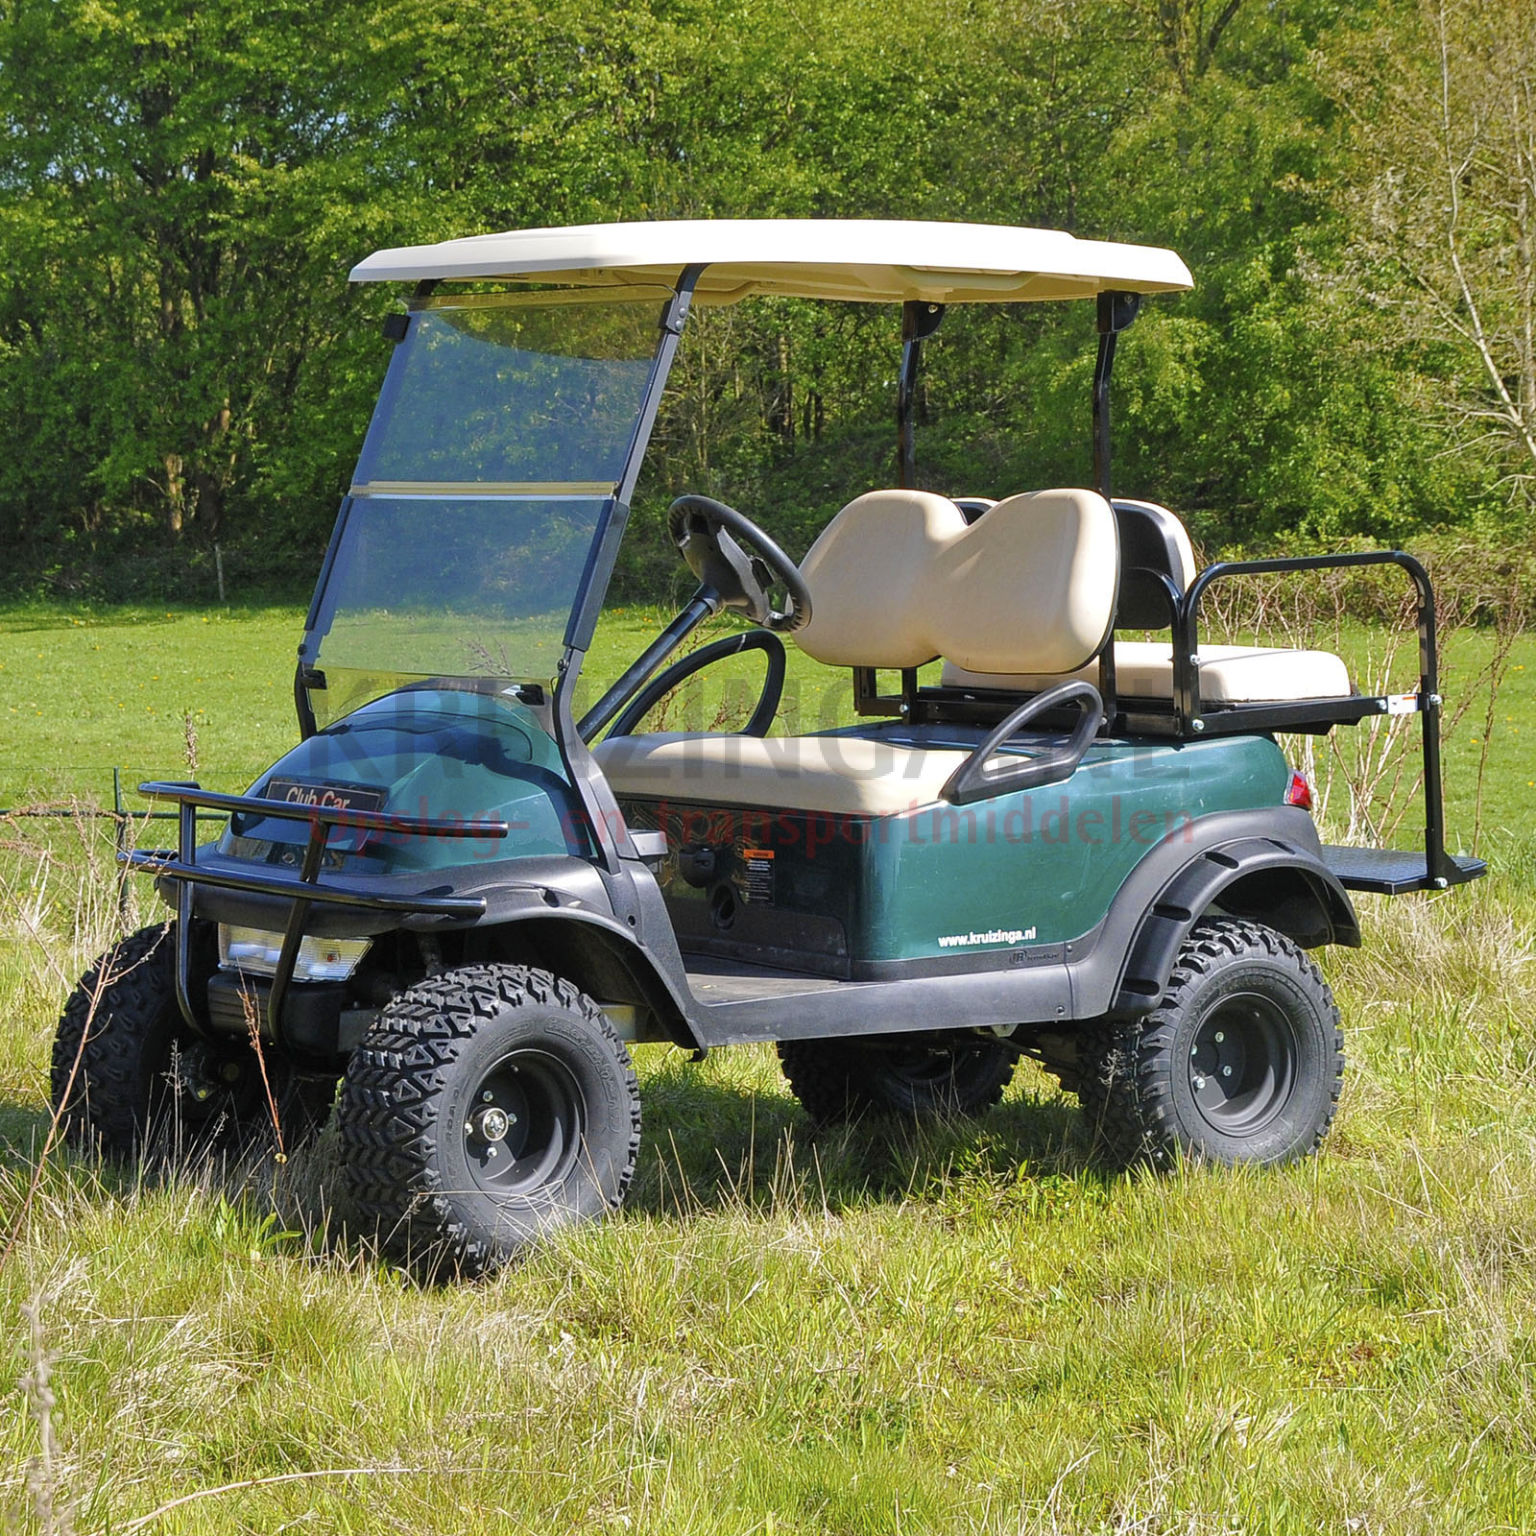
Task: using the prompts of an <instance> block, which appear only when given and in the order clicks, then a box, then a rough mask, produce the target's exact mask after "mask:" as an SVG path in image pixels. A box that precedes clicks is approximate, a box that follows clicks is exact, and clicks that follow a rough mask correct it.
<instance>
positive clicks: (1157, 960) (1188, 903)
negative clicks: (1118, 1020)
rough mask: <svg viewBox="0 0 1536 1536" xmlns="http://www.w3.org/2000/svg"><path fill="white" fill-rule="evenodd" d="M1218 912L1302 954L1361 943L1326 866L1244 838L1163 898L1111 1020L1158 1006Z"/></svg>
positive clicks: (1131, 956) (1203, 860) (1203, 856)
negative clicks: (1178, 964)
mask: <svg viewBox="0 0 1536 1536" xmlns="http://www.w3.org/2000/svg"><path fill="white" fill-rule="evenodd" d="M1212 908H1219V909H1220V910H1221V911H1222V912H1225V913H1228V914H1229V915H1231V916H1233V917H1246V918H1249V919H1251V920H1252V921H1254V922H1259V923H1264V924H1266V925H1267V926H1269V927H1271V928H1274V929H1276V930H1277V931H1278V932H1280V933H1283V934H1285V936H1286V937H1287V938H1289V939H1292V940H1294V941H1295V942H1296V943H1297V944H1299V945H1301V947H1302V948H1303V949H1314V948H1317V947H1318V946H1319V945H1323V944H1344V945H1348V946H1349V947H1351V948H1356V947H1358V946H1359V943H1360V923H1359V919H1358V918H1357V917H1356V916H1355V909H1354V904H1353V903H1352V902H1351V901H1350V899H1349V893H1348V892H1347V891H1346V890H1345V889H1344V887H1343V886H1342V885H1340V884H1339V881H1338V878H1337V877H1336V876H1335V875H1334V874H1333V872H1332V871H1331V870H1330V869H1329V868H1328V867H1327V865H1325V864H1324V863H1323V862H1322V860H1321V859H1320V858H1316V857H1314V856H1313V855H1311V854H1310V853H1307V852H1305V851H1304V850H1302V849H1298V848H1294V847H1287V846H1285V845H1283V844H1280V843H1276V842H1273V841H1271V840H1270V839H1268V838H1262V837H1253V838H1240V839H1237V840H1235V841H1233V842H1229V843H1222V844H1219V845H1218V846H1216V847H1213V848H1207V849H1205V850H1204V851H1203V852H1201V853H1199V854H1197V855H1196V856H1195V857H1194V858H1193V859H1191V860H1190V861H1189V862H1188V863H1187V864H1185V865H1184V867H1183V868H1182V869H1180V870H1179V872H1178V873H1177V874H1176V875H1175V876H1174V877H1173V878H1172V879H1171V880H1170V881H1169V882H1168V883H1167V884H1166V885H1165V886H1164V887H1163V889H1162V890H1161V892H1159V894H1158V896H1157V899H1156V900H1155V901H1154V902H1153V903H1152V905H1151V907H1150V908H1148V910H1147V912H1146V915H1145V916H1144V917H1143V918H1142V920H1141V923H1140V925H1139V926H1138V928H1137V930H1136V933H1135V936H1134V937H1133V938H1132V940H1131V944H1130V948H1129V950H1128V951H1127V953H1126V960H1125V964H1124V966H1123V967H1122V969H1121V972H1120V977H1119V981H1118V983H1117V984H1116V987H1115V993H1114V999H1113V1002H1112V1003H1111V1005H1110V1011H1111V1012H1113V1013H1121V1014H1135V1013H1145V1012H1146V1011H1147V1010H1148V1009H1150V1008H1153V1007H1155V1006H1156V1005H1157V1001H1158V999H1159V998H1161V997H1162V995H1163V992H1164V990H1165V989H1166V988H1167V985H1168V978H1169V977H1170V976H1171V975H1172V974H1173V967H1174V962H1175V961H1176V959H1177V958H1178V953H1179V950H1180V949H1181V948H1182V947H1183V944H1184V940H1185V939H1186V938H1188V936H1189V931H1190V929H1192V928H1193V927H1194V926H1195V924H1196V923H1197V922H1198V921H1199V920H1200V918H1201V917H1202V916H1203V915H1204V914H1205V913H1207V912H1209V911H1210V910H1211V909H1212Z"/></svg>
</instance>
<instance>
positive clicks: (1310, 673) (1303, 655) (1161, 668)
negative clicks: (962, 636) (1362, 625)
mask: <svg viewBox="0 0 1536 1536" xmlns="http://www.w3.org/2000/svg"><path fill="white" fill-rule="evenodd" d="M1196 654H1197V656H1198V658H1199V667H1200V699H1201V702H1202V703H1205V704H1279V703H1289V702H1292V701H1294V700H1299V699H1341V698H1348V697H1349V696H1350V695H1351V694H1352V693H1353V692H1354V688H1353V687H1352V686H1351V685H1350V681H1349V670H1348V668H1346V667H1345V665H1344V663H1343V662H1342V661H1341V660H1340V659H1339V658H1338V657H1337V656H1335V655H1333V654H1332V653H1331V652H1328V651H1288V650H1280V649H1275V648H1273V647H1268V646H1249V645H1202V646H1201V647H1200V649H1199V651H1198V652H1197V653H1196ZM1068 678H1071V679H1072V680H1073V681H1077V680H1079V679H1081V680H1083V681H1085V682H1090V683H1097V682H1098V679H1099V664H1098V662H1097V661H1093V662H1090V663H1089V664H1088V665H1087V666H1084V667H1079V668H1077V669H1076V670H1075V671H1073V672H1071V673H1068V674H1060V673H1001V672H981V671H970V670H967V669H966V668H963V667H958V666H956V665H954V664H953V663H952V662H946V663H945V666H944V673H943V679H942V680H943V683H944V686H945V687H948V688H992V689H1001V690H1005V691H1007V692H1010V693H1038V692H1040V690H1041V689H1043V688H1050V687H1052V686H1054V685H1055V684H1056V683H1061V682H1066V681H1067V680H1068ZM1115 687H1116V689H1117V690H1118V691H1119V693H1120V694H1121V695H1122V697H1126V698H1144V699H1171V698H1172V697H1173V647H1172V646H1171V645H1169V644H1166V643H1164V642H1163V641H1158V640H1117V641H1116V642H1115Z"/></svg>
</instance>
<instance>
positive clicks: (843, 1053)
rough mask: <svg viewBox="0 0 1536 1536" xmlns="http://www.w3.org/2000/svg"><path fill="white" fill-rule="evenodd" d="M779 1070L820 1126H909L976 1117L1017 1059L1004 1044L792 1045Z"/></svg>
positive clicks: (783, 1051)
mask: <svg viewBox="0 0 1536 1536" xmlns="http://www.w3.org/2000/svg"><path fill="white" fill-rule="evenodd" d="M779 1063H780V1065H781V1066H782V1067H783V1070H784V1076H785V1078H786V1079H788V1082H789V1086H790V1088H791V1090H793V1092H794V1095H795V1097H796V1098H797V1099H799V1101H800V1103H801V1104H802V1105H803V1106H804V1107H805V1110H806V1113H807V1114H809V1115H810V1117H811V1119H812V1120H814V1121H815V1122H816V1123H817V1124H818V1125H831V1124H835V1123H836V1122H837V1121H840V1120H854V1119H857V1118H858V1117H859V1116H861V1115H866V1114H874V1115H896V1116H901V1117H904V1118H906V1119H911V1120H922V1119H932V1118H935V1117H937V1116H942V1115H976V1114H980V1113H981V1112H982V1111H983V1110H985V1109H990V1108H991V1107H992V1105H994V1104H996V1103H997V1102H998V1100H1000V1099H1001V1098H1002V1096H1003V1091H1004V1090H1005V1089H1006V1088H1007V1086H1008V1084H1009V1082H1010V1081H1011V1080H1012V1078H1013V1069H1014V1065H1015V1057H1014V1054H1013V1053H1012V1052H1011V1051H1010V1050H1009V1049H1008V1048H1007V1047H1006V1046H1004V1045H1002V1044H1001V1043H1000V1042H995V1041H990V1040H974V1039H967V1040H966V1041H964V1042H963V1043H961V1044H955V1045H950V1044H942V1045H936V1044H933V1043H931V1042H929V1041H917V1040H913V1041H903V1040H902V1039H900V1037H896V1038H894V1039H890V1040H880V1041H873V1040H787V1041H785V1042H783V1043H782V1044H781V1045H780V1046H779Z"/></svg>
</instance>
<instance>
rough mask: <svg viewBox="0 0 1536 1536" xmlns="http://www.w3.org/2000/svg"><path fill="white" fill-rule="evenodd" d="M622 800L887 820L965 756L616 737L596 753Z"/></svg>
mask: <svg viewBox="0 0 1536 1536" xmlns="http://www.w3.org/2000/svg"><path fill="white" fill-rule="evenodd" d="M593 756H594V757H596V758H597V761H598V763H599V764H600V765H601V767H602V770H603V773H604V774H605V775H606V777H607V779H608V782H609V784H610V785H612V787H613V792H614V793H615V794H616V795H621V796H622V795H630V796H636V797H639V798H642V799H646V800H698V801H703V802H705V803H706V804H710V805H753V806H764V807H769V808H772V809H776V810H808V811H825V812H830V813H832V814H834V815H853V816H889V815H893V814H895V813H896V812H898V811H908V810H911V809H912V808H913V807H914V806H919V805H931V804H933V802H934V801H935V800H937V799H938V798H939V791H940V790H941V789H942V788H943V787H944V785H945V782H946V781H947V780H948V779H949V776H950V775H951V774H952V773H953V772H954V771H955V770H956V769H957V768H958V767H959V766H960V765H961V763H963V762H964V761H965V760H966V758H967V757H968V756H969V754H968V753H965V752H950V751H924V750H913V749H911V748H908V747H896V746H892V745H890V744H889V743H887V742H882V741H869V740H866V739H864V738H862V737H858V736H717V735H707V734H694V733H683V732H680V733H671V732H658V733H656V734H654V735H650V736H615V737H613V738H611V739H610V740H608V741H603V742H599V743H598V745H597V746H596V747H595V748H594V749H593Z"/></svg>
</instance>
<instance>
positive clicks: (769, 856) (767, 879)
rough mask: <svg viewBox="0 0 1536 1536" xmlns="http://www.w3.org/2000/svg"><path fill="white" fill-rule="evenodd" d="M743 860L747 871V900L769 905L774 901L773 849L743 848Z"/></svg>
mask: <svg viewBox="0 0 1536 1536" xmlns="http://www.w3.org/2000/svg"><path fill="white" fill-rule="evenodd" d="M741 860H742V863H743V865H744V866H745V867H746V871H747V890H746V899H747V900H748V901H755V902H762V903H763V904H765V905H766V904H769V903H771V902H772V901H773V849H772V848H743V849H742V850H741Z"/></svg>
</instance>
